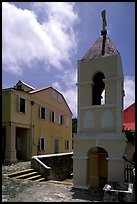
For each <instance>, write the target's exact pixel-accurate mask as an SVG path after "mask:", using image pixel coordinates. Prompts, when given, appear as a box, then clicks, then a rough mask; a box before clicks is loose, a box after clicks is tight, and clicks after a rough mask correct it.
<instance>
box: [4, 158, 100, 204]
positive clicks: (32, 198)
mask: <svg viewBox="0 0 137 204" xmlns="http://www.w3.org/2000/svg"><path fill="white" fill-rule="evenodd" d="M26 168H31V162H30V161H27V162H18V163H16V164H9V165H2V202H103V201H102V198H103V192H102V190H98V191H95V190H94V191H93V190H91V189H90V190H80V189H74V188H73V181H72V180H66V181H64V182H55V181H46V182H31V181H29V182H25V181H18V180H16V179H11V178H7V177H6V176H5V175H3V174H5V173H12V172H15V171H20V170H23V169H26Z"/></svg>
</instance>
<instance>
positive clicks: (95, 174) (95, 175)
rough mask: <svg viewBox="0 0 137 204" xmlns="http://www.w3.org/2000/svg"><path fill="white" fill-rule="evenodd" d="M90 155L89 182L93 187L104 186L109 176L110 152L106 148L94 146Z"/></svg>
mask: <svg viewBox="0 0 137 204" xmlns="http://www.w3.org/2000/svg"><path fill="white" fill-rule="evenodd" d="M88 157H89V159H88V182H89V184H90V185H91V187H103V186H104V185H105V184H106V183H107V178H108V161H107V159H106V158H107V157H108V154H107V152H106V150H105V149H103V148H101V147H94V148H92V149H91V150H90V151H89V154H88Z"/></svg>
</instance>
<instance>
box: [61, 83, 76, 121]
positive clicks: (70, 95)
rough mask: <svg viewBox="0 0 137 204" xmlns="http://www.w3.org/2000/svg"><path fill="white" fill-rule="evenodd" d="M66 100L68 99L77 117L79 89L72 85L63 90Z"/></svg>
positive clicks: (74, 115)
mask: <svg viewBox="0 0 137 204" xmlns="http://www.w3.org/2000/svg"><path fill="white" fill-rule="evenodd" d="M62 94H63V96H64V97H65V100H66V101H67V103H68V105H69V107H70V109H71V111H72V113H73V117H77V90H76V87H71V88H70V89H66V90H65V91H62Z"/></svg>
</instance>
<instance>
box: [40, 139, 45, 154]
mask: <svg viewBox="0 0 137 204" xmlns="http://www.w3.org/2000/svg"><path fill="white" fill-rule="evenodd" d="M44 150H45V138H44V137H41V138H40V151H44Z"/></svg>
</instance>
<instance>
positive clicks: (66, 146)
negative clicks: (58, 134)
mask: <svg viewBox="0 0 137 204" xmlns="http://www.w3.org/2000/svg"><path fill="white" fill-rule="evenodd" d="M65 149H69V140H66V141H65Z"/></svg>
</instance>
